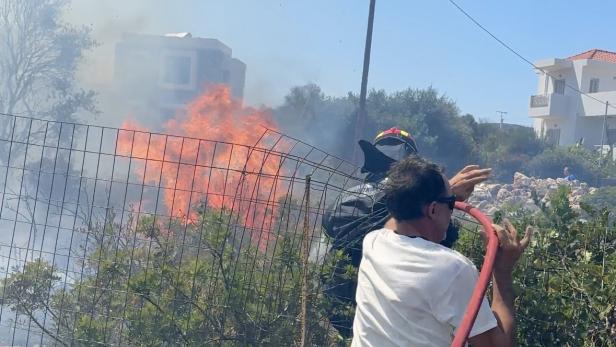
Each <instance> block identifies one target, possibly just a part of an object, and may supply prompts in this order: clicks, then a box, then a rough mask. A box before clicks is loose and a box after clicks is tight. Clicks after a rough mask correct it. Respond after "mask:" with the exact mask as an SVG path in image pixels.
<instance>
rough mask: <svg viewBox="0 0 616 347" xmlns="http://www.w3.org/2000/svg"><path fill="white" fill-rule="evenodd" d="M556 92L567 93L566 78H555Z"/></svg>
mask: <svg viewBox="0 0 616 347" xmlns="http://www.w3.org/2000/svg"><path fill="white" fill-rule="evenodd" d="M554 93H556V94H565V80H554Z"/></svg>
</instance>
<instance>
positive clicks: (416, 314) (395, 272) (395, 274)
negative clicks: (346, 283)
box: [352, 229, 497, 347]
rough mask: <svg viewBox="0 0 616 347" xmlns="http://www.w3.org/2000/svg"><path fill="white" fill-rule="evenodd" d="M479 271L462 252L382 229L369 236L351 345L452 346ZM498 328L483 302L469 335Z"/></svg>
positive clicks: (359, 283)
mask: <svg viewBox="0 0 616 347" xmlns="http://www.w3.org/2000/svg"><path fill="white" fill-rule="evenodd" d="M477 278H478V272H477V268H476V267H475V265H473V263H472V262H471V261H470V260H469V259H468V258H466V257H465V256H463V255H462V254H460V253H458V252H456V251H454V250H451V249H449V248H447V247H444V246H441V245H439V244H436V243H434V242H430V241H426V240H424V239H422V238H419V237H416V238H411V237H408V236H403V235H398V234H396V233H395V232H394V231H392V230H389V229H380V230H375V231H372V232H370V233H369V234H367V235H366V237H365V238H364V242H363V256H362V259H361V264H360V266H359V274H358V279H357V295H356V300H357V308H356V311H355V320H354V321H353V343H352V346H355V347H359V346H375V347H386V346H413V347H421V346H430V347H433V346H443V347H448V346H450V345H451V342H452V340H453V336H454V334H455V329H456V328H457V327H458V326H459V325H460V322H461V321H462V316H463V315H464V311H465V310H466V306H467V304H468V302H469V300H470V297H471V294H472V292H473V288H474V287H475V283H476V282H477ZM496 326H497V322H496V319H495V318H494V314H493V313H492V310H491V309H490V306H489V305H488V302H487V300H486V299H485V298H484V299H483V303H482V305H481V309H480V310H479V313H478V314H477V319H476V321H475V325H474V327H473V329H472V330H471V333H470V337H473V336H475V335H478V334H481V333H483V332H485V331H488V330H490V329H492V328H494V327H496Z"/></svg>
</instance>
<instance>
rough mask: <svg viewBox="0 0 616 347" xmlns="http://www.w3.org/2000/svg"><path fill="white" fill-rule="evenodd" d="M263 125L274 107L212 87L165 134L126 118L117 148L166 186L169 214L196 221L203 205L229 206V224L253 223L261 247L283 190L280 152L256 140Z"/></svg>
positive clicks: (146, 177)
mask: <svg viewBox="0 0 616 347" xmlns="http://www.w3.org/2000/svg"><path fill="white" fill-rule="evenodd" d="M259 125H264V126H265V127H267V128H270V129H276V128H277V127H276V124H275V123H274V121H273V120H272V118H271V115H270V114H269V113H268V112H266V111H261V110H256V109H253V108H244V107H242V105H241V103H240V102H239V101H237V100H234V99H233V98H232V97H231V95H230V91H229V88H228V87H226V86H214V87H211V88H210V89H209V90H208V91H207V92H205V93H204V94H202V95H201V96H199V97H198V98H197V99H196V100H194V101H193V102H191V103H190V104H189V105H188V108H187V112H186V114H184V115H182V114H178V115H177V116H176V117H175V118H174V119H170V120H169V121H167V122H166V123H165V124H164V127H163V128H164V130H165V133H167V134H173V135H163V134H153V133H150V132H149V131H148V129H147V128H146V127H143V126H141V125H139V124H136V123H134V122H130V121H126V122H124V123H123V124H122V128H123V129H122V130H120V132H119V134H118V144H117V147H118V152H119V153H120V154H121V155H126V156H130V157H131V158H141V159H143V160H142V162H143V164H142V165H133V171H134V173H135V174H137V175H138V176H139V177H140V179H142V180H143V181H144V182H145V183H147V184H152V185H156V186H157V187H161V188H162V191H163V192H164V193H163V194H164V197H163V199H164V201H165V205H166V207H167V208H168V210H169V213H170V216H171V217H173V218H180V219H182V220H183V221H184V223H192V222H195V221H196V220H197V217H198V212H197V210H196V207H197V206H198V205H199V204H204V203H205V204H206V206H208V207H214V208H218V209H221V208H226V209H229V210H231V211H232V212H233V213H234V214H233V215H234V216H236V217H237V218H238V220H234V221H230V223H234V224H241V225H243V226H245V227H246V228H249V229H250V230H251V235H252V237H253V239H254V238H255V237H256V238H258V240H256V241H257V243H258V245H259V246H260V247H263V246H265V245H266V244H267V242H268V241H269V237H270V236H271V232H270V230H271V228H272V224H273V221H274V220H275V218H274V217H275V216H276V212H277V211H276V202H277V201H278V199H279V198H281V197H282V196H283V195H284V193H285V189H284V187H282V184H281V181H280V180H278V177H279V176H280V175H282V168H281V163H282V158H281V156H280V154H275V153H271V152H268V151H267V150H265V149H262V148H256V147H252V146H254V145H255V144H256V143H258V142H259V140H260V138H261V136H262V134H263V131H260V127H259ZM201 139H207V140H201ZM134 166H136V168H135V167H134ZM140 203H142V202H140Z"/></svg>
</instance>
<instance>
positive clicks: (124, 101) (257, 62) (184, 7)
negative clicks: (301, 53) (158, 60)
mask: <svg viewBox="0 0 616 347" xmlns="http://www.w3.org/2000/svg"><path fill="white" fill-rule="evenodd" d="M232 6H233V5H231V4H229V7H230V8H231V7H232ZM189 9H195V10H196V9H199V10H200V11H203V9H204V5H203V4H201V2H200V1H199V0H178V1H174V2H171V1H164V0H131V1H126V0H106V1H100V0H73V1H72V5H71V8H70V11H69V12H68V13H67V14H66V19H67V21H68V22H70V23H71V24H74V25H80V26H87V27H89V28H90V30H91V35H92V38H93V39H94V40H95V41H96V42H97V43H98V46H97V47H96V48H95V49H93V50H92V51H91V52H89V53H88V54H87V55H86V56H85V57H84V63H83V64H82V66H81V69H80V71H79V73H78V79H79V82H80V84H81V85H82V86H84V87H86V88H89V89H92V90H94V91H96V92H97V93H98V95H97V101H98V108H99V110H100V111H101V113H100V115H99V116H98V118H97V119H95V120H91V119H88V120H84V121H86V122H94V123H96V124H101V125H108V126H113V127H118V126H120V125H121V124H122V122H123V121H125V120H127V119H133V120H137V121H141V122H144V121H145V120H144V118H143V116H141V117H140V116H138V115H136V114H135V113H136V112H135V111H134V109H135V108H134V104H135V102H134V101H135V100H137V99H142V100H143V99H144V98H145V99H152V100H157V99H160V98H157V97H156V94H155V93H156V92H155V91H153V90H149V89H148V86H149V85H150V84H151V83H147V81H144V80H143V78H144V77H142V76H140V75H139V74H138V73H137V71H143V70H144V69H145V68H144V65H147V63H148V62H146V61H136V63H135V66H132V67H129V68H128V70H131V71H133V73H129V74H124V75H123V78H125V79H127V78H128V79H131V80H132V81H131V83H130V85H131V87H130V88H124V89H122V90H119V88H118V85H117V84H116V83H115V82H116V81H114V75H115V74H117V71H116V70H117V69H118V67H117V66H114V63H115V54H116V45H117V44H118V42H122V41H123V40H124V38H125V35H126V34H127V33H131V34H149V35H164V34H165V33H171V32H183V31H190V30H204V31H200V32H193V34H194V35H195V37H197V36H200V37H211V38H215V39H219V40H220V41H222V42H223V43H224V44H226V45H228V46H229V47H230V48H231V49H232V50H233V57H235V58H238V59H240V60H242V61H244V62H245V63H246V64H247V67H246V85H245V93H244V95H245V98H244V102H245V104H248V105H263V106H265V107H273V108H276V107H279V106H280V105H281V104H282V103H283V102H284V97H285V95H288V94H289V93H291V90H290V88H291V87H292V86H295V85H305V84H306V83H308V82H310V81H315V82H317V83H318V82H319V75H320V68H319V67H318V66H314V65H311V64H308V63H307V62H306V61H300V60H297V59H291V57H290V56H288V55H285V54H284V51H285V47H283V46H280V45H279V42H278V40H277V39H276V36H275V33H271V32H268V30H271V29H265V28H264V29H263V30H264V33H263V39H262V41H261V43H262V45H261V43H260V44H259V45H255V44H254V43H251V41H253V40H250V39H249V38H250V37H251V35H253V34H252V33H247V32H245V31H243V30H237V28H235V29H234V26H235V25H237V24H238V22H240V21H244V20H247V21H248V24H246V25H249V24H250V23H252V22H251V20H252V21H254V19H249V18H245V16H241V15H237V14H232V13H231V12H224V13H219V12H215V11H212V12H204V16H203V20H204V21H207V18H208V16H207V15H205V13H209V14H210V16H211V15H220V14H222V15H224V16H229V24H228V25H227V26H225V27H220V24H218V26H215V25H214V24H213V23H210V24H207V23H206V24H203V23H195V20H194V19H193V20H192V22H191V20H190V19H188V18H189V17H190V16H187V15H186V12H185V11H188V10H189ZM208 9H210V10H214V9H213V8H210V7H208ZM218 10H220V9H218ZM192 18H194V17H192ZM219 35H220V36H224V37H219ZM253 36H254V35H253ZM268 37H269V39H268ZM247 41H249V42H247ZM240 43H243V45H240ZM272 45H275V47H277V49H279V50H280V52H277V51H272V50H271V47H272ZM272 65H275V66H277V68H276V69H272V68H271V66H272ZM148 94H151V95H148ZM323 97H324V95H320V96H319V98H318V99H319V100H316V101H315V100H307V102H306V105H305V109H299V108H301V106H302V103H300V104H299V105H297V104H296V105H294V106H295V107H291V108H289V107H285V106H282V107H281V110H280V111H281V112H276V114H277V115H278V116H279V117H277V118H278V119H279V120H281V119H283V118H284V119H285V120H284V121H282V123H284V124H281V126H283V128H282V129H281V130H282V131H283V132H286V133H290V134H291V135H294V136H297V137H298V138H300V139H302V140H305V141H307V142H309V143H310V144H313V145H316V146H319V147H322V148H325V149H327V150H331V149H333V148H334V147H336V146H339V142H340V141H339V139H340V135H341V134H340V132H341V131H342V130H343V129H342V128H344V125H345V124H346V122H345V121H344V118H346V117H349V116H350V113H351V112H352V110H351V111H349V108H348V107H334V110H331V109H323V107H321V106H320V105H321V104H323V100H322V98H323ZM298 106H300V107H299V108H298ZM147 112H148V111H147V110H141V113H147ZM312 113H317V114H316V115H315V117H316V118H318V119H319V120H321V121H325V120H327V121H326V122H325V123H327V126H325V128H326V129H327V131H319V130H318V129H312V130H314V131H310V130H309V131H306V128H305V127H304V126H303V125H304V123H303V120H305V119H302V118H305V117H304V116H305V115H306V114H312ZM333 113H335V114H333ZM173 116H174V114H173V111H172V110H169V112H168V113H166V114H164V115H158V116H155V115H153V116H152V117H151V119H148V120H147V122H148V124H151V123H155V124H156V125H159V126H156V125H155V126H154V127H153V128H154V129H156V130H160V129H161V127H162V124H163V123H164V120H165V119H169V118H173ZM317 123H319V124H320V125H324V124H321V123H323V122H317ZM311 128H316V127H315V126H311Z"/></svg>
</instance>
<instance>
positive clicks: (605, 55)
mask: <svg viewBox="0 0 616 347" xmlns="http://www.w3.org/2000/svg"><path fill="white" fill-rule="evenodd" d="M567 59H568V60H582V59H592V60H601V61H606V62H608V63H616V53H615V52H610V51H604V50H602V49H596V48H595V49H591V50H589V51H586V52H584V53H580V54H576V55H574V56H571V57H569V58H567Z"/></svg>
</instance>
